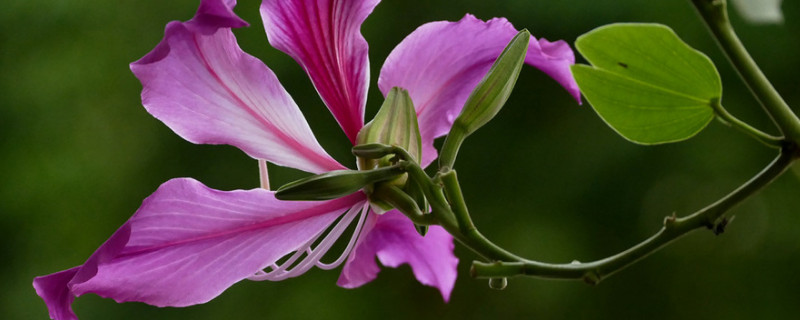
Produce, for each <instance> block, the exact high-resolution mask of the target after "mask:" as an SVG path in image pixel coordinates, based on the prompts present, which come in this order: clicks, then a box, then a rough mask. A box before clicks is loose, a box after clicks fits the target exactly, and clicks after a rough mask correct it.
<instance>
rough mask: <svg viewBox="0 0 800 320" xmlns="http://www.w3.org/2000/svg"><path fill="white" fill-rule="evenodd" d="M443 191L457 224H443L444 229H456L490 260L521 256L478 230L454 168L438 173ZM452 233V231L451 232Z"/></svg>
mask: <svg viewBox="0 0 800 320" xmlns="http://www.w3.org/2000/svg"><path fill="white" fill-rule="evenodd" d="M440 178H441V179H442V184H443V186H444V192H445V195H446V196H447V200H448V201H449V204H450V207H451V209H452V211H453V214H454V215H455V218H456V219H455V220H456V223H457V225H455V226H444V227H445V229H446V230H448V231H450V230H449V229H456V230H454V231H458V232H459V233H460V234H461V235H463V237H461V242H462V243H463V244H464V245H466V246H467V247H469V248H471V249H472V250H473V251H476V252H480V253H481V255H482V256H484V257H486V258H488V259H491V260H505V261H519V260H523V259H522V258H520V257H518V256H516V255H514V254H513V253H511V252H508V251H506V250H505V249H503V248H501V247H500V246H498V245H496V244H494V243H493V242H491V241H489V239H487V238H486V237H484V236H483V234H481V233H480V231H478V228H476V227H475V224H474V223H473V222H472V218H471V217H470V215H469V211H468V210H467V204H466V202H464V195H463V194H462V192H461V186H460V185H459V183H458V177H457V176H456V172H455V170H447V171H444V172H442V173H441V174H440ZM451 233H452V232H451Z"/></svg>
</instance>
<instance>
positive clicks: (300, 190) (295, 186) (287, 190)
mask: <svg viewBox="0 0 800 320" xmlns="http://www.w3.org/2000/svg"><path fill="white" fill-rule="evenodd" d="M404 173H405V171H404V170H403V168H401V167H399V166H391V167H384V168H379V169H375V170H360V171H355V170H336V171H331V172H327V173H323V174H320V175H315V176H311V177H307V178H303V179H300V180H297V181H294V182H290V183H288V184H286V185H284V186H282V187H280V188H279V189H278V191H277V192H276V193H275V197H276V198H278V199H280V200H330V199H336V198H340V197H344V196H346V195H348V194H351V193H353V192H356V191H358V190H361V188H364V187H365V186H367V185H371V184H374V183H376V182H380V181H385V180H390V179H393V178H397V177H399V176H400V175H402V174H404Z"/></svg>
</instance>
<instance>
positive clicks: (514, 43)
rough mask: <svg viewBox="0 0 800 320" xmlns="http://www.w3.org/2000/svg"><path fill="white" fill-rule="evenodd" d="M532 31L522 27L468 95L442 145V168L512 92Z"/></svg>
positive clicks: (449, 164) (453, 158) (440, 159)
mask: <svg viewBox="0 0 800 320" xmlns="http://www.w3.org/2000/svg"><path fill="white" fill-rule="evenodd" d="M530 38H531V34H530V32H528V30H526V29H522V31H520V32H519V33H517V35H516V36H514V38H513V39H511V42H509V44H508V46H506V48H505V50H503V53H501V54H500V56H499V57H498V58H497V60H496V61H495V62H494V64H493V65H492V67H491V69H489V72H488V73H487V74H486V76H485V77H483V80H481V82H480V83H479V84H478V86H477V87H475V90H473V91H472V93H471V94H470V95H469V98H467V102H466V103H465V104H464V109H462V110H461V114H459V115H458V118H456V120H455V122H454V123H453V127H452V128H451V130H450V133H448V134H447V138H446V140H445V142H444V146H443V147H442V153H441V155H440V157H439V167H452V166H453V164H454V163H455V160H456V155H457V154H458V149H459V148H460V147H461V143H462V142H464V139H466V137H467V136H469V135H470V134H472V133H473V132H475V130H478V128H480V127H482V126H483V125H485V124H486V123H487V122H489V120H492V118H494V116H495V115H497V113H498V112H500V109H502V108H503V105H504V104H505V103H506V100H508V97H509V96H510V95H511V90H512V89H514V84H515V83H516V82H517V77H518V76H519V72H520V70H521V69H522V65H523V63H524V62H525V56H526V54H527V52H528V42H529V41H530Z"/></svg>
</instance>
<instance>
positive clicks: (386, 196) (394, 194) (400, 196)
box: [371, 184, 422, 217]
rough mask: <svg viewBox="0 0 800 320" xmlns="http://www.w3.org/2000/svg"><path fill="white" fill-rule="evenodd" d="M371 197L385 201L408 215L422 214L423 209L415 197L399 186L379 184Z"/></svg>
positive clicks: (417, 215)
mask: <svg viewBox="0 0 800 320" xmlns="http://www.w3.org/2000/svg"><path fill="white" fill-rule="evenodd" d="M371 197H374V198H376V199H377V200H380V201H385V202H386V203H388V204H389V205H391V206H392V207H394V208H396V209H397V210H399V211H400V212H402V213H403V214H405V215H407V216H416V217H419V216H422V210H420V208H419V206H417V202H416V201H415V200H414V198H412V197H411V196H409V195H408V194H406V193H405V192H403V190H400V188H398V187H397V186H394V185H391V184H379V185H378V186H377V187H376V188H375V192H374V193H373V194H372V195H371Z"/></svg>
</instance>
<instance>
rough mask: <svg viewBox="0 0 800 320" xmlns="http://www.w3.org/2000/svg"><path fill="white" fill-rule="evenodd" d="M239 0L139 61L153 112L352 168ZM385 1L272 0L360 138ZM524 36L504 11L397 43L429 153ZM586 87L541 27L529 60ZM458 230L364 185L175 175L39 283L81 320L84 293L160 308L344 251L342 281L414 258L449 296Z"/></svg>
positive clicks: (267, 5) (389, 79)
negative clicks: (376, 21)
mask: <svg viewBox="0 0 800 320" xmlns="http://www.w3.org/2000/svg"><path fill="white" fill-rule="evenodd" d="M235 4H236V3H235V0H202V1H201V4H200V8H199V9H198V11H197V14H196V15H195V16H194V18H192V19H191V20H189V21H187V22H178V21H175V22H171V23H169V24H168V25H167V28H166V32H165V36H164V39H163V40H162V41H161V43H159V44H158V46H156V48H155V49H153V51H152V52H150V53H149V54H147V55H146V56H144V57H143V58H142V59H140V60H139V61H136V62H134V63H133V64H131V70H132V71H133V73H134V74H135V75H136V77H138V78H139V80H141V82H142V84H143V87H144V89H143V91H142V101H143V103H144V106H145V108H146V109H147V111H148V112H150V113H151V114H152V115H153V116H155V117H156V118H158V119H159V120H161V121H162V122H164V124H166V125H167V126H169V127H170V128H171V129H172V130H173V131H175V133H177V134H178V135H180V136H181V137H183V138H184V139H186V140H188V141H190V142H193V143H208V144H229V145H233V146H236V147H238V148H239V149H241V150H242V151H244V152H245V153H247V154H248V155H249V156H251V157H253V158H255V159H259V160H260V161H262V162H263V161H269V162H273V163H275V164H278V165H281V166H288V167H293V168H297V169H300V170H304V171H307V172H311V173H322V172H327V171H331V170H337V169H344V168H345V167H344V166H343V165H341V164H340V163H338V162H337V161H336V160H334V159H333V158H332V157H330V156H329V155H328V154H327V153H326V152H325V150H324V149H323V148H322V147H321V146H320V145H319V143H318V142H317V140H316V139H315V138H314V136H313V134H312V132H311V129H310V128H309V126H308V124H307V123H306V121H305V119H304V118H303V115H302V114H301V113H300V110H299V108H298V107H297V105H296V104H295V103H294V101H293V100H292V98H291V97H290V96H289V94H288V93H287V92H286V90H284V88H283V87H282V86H281V84H280V82H278V79H277V78H276V77H275V75H274V74H273V73H272V71H271V70H270V69H268V68H267V67H266V66H265V65H264V64H263V63H262V62H261V61H259V60H258V59H256V58H254V57H252V56H249V55H247V54H245V53H244V52H243V51H242V50H241V49H240V48H239V46H238V45H237V43H236V39H235V38H234V36H233V33H232V32H231V29H232V28H238V27H243V26H246V25H247V23H246V22H245V21H243V20H241V19H240V18H239V17H237V16H236V15H235V14H234V13H233V11H232V10H233V7H234V6H235ZM377 4H378V0H304V1H300V0H296V1H287V0H265V1H263V3H262V5H261V14H262V17H263V20H264V26H265V28H266V31H267V36H268V38H269V41H270V44H272V45H273V46H274V47H275V48H278V49H280V50H281V51H283V52H285V53H287V54H289V55H290V56H292V57H293V58H294V59H295V60H296V61H297V62H298V63H300V65H302V66H303V68H304V69H305V70H306V72H307V73H308V75H309V77H310V78H311V81H312V83H313V84H314V86H315V87H316V89H317V91H318V92H319V94H320V96H321V98H322V100H323V101H324V102H325V104H326V105H327V106H328V108H329V109H330V111H331V113H332V114H333V116H334V117H335V118H336V120H337V121H338V122H339V125H340V126H341V127H342V129H343V130H344V132H345V134H346V135H347V137H348V138H349V139H350V141H351V142H352V141H355V138H356V135H357V134H358V132H359V130H360V129H361V128H362V127H363V125H364V107H365V104H366V93H367V83H368V78H369V74H368V58H367V43H366V41H365V40H364V38H363V37H362V36H361V34H360V31H359V29H360V27H361V24H362V22H363V21H364V20H365V19H366V17H367V16H368V15H369V13H370V12H371V11H372V10H373V8H374V7H375V6H376V5H377ZM515 34H516V29H514V28H513V27H512V26H511V24H510V23H508V22H507V21H506V20H505V19H492V20H490V21H488V22H484V21H481V20H478V19H476V18H475V17H473V16H471V15H467V16H465V17H464V18H463V19H462V20H461V21H458V22H446V21H442V22H433V23H429V24H426V25H423V26H421V27H420V28H418V29H417V30H416V31H414V32H413V33H412V34H411V35H409V36H408V37H407V38H406V39H405V40H403V42H402V43H400V44H399V45H398V46H397V47H396V48H395V49H394V51H392V53H391V54H390V55H389V57H388V59H387V60H386V62H385V64H384V65H383V69H381V73H380V78H379V79H378V86H379V88H380V90H381V92H383V93H384V94H386V93H387V92H388V91H389V89H391V88H392V87H402V88H404V89H406V90H408V91H409V93H410V95H411V97H412V100H413V101H414V103H415V105H416V109H417V114H418V119H419V127H420V131H421V136H422V143H423V156H422V165H423V166H427V165H428V164H430V163H431V162H432V161H433V160H434V159H435V158H436V155H437V153H436V150H435V149H434V148H433V139H434V138H436V137H439V136H442V135H444V134H446V133H447V131H448V130H449V128H450V126H451V125H452V122H453V120H454V119H455V117H456V116H457V115H458V113H459V111H460V109H461V107H462V105H463V104H464V102H465V100H466V99H467V96H468V95H469V93H470V92H471V91H472V89H474V87H475V86H476V85H477V83H478V82H479V81H480V79H481V78H482V77H483V75H484V74H485V73H486V72H487V71H488V69H489V67H490V66H491V64H492V63H493V62H494V60H495V59H496V58H497V56H498V55H499V54H500V52H501V51H502V50H503V48H504V46H505V45H506V43H507V42H508V41H509V40H510V39H511V38H512V37H513V36H514V35H515ZM525 61H526V62H527V63H528V64H530V65H533V66H535V67H537V68H539V69H541V70H543V71H544V72H546V73H547V74H549V75H550V76H551V77H553V78H554V79H555V80H556V81H558V82H559V83H561V85H562V86H564V87H565V88H566V89H567V90H568V91H569V92H570V94H572V95H573V96H574V97H575V99H579V92H578V88H577V85H576V84H575V82H574V80H573V79H572V76H571V74H570V71H569V65H571V64H572V63H573V62H574V57H573V53H572V51H571V49H570V48H569V46H568V45H567V44H566V43H565V42H563V41H557V42H548V41H546V40H536V39H532V41H531V44H530V48H529V50H528V56H527V58H526V60H525ZM352 223H356V224H357V227H356V231H355V232H354V234H353V235H352V236H351V238H350V242H349V245H348V246H347V248H346V249H345V250H344V252H343V253H342V254H341V256H340V258H339V259H337V260H336V261H334V262H333V263H331V264H326V263H323V262H321V261H320V258H321V257H322V256H323V255H324V254H325V253H326V252H327V251H328V250H329V249H330V247H331V246H332V244H333V243H334V242H335V241H336V240H337V239H338V238H339V237H340V236H342V234H343V233H344V230H345V229H346V228H347V226H348V225H350V224H352ZM452 250H453V239H452V237H451V236H450V235H449V234H447V232H445V231H444V230H443V229H441V228H439V227H436V226H434V227H431V228H430V231H429V232H428V234H427V235H426V236H425V237H422V236H420V235H419V234H418V233H417V232H416V230H415V228H414V225H413V224H412V223H411V221H409V220H408V219H407V218H406V217H405V216H403V215H402V214H401V213H398V212H396V211H390V212H387V213H385V214H382V215H378V214H375V213H374V212H372V211H370V209H369V203H368V200H367V198H366V196H365V195H364V194H363V193H361V192H357V193H354V194H351V195H348V196H346V197H342V198H339V199H335V200H329V201H314V202H288V201H280V200H277V199H276V198H275V196H274V192H271V191H267V190H265V189H253V190H234V191H218V190H213V189H210V188H208V187H206V186H205V185H203V184H201V183H200V182H198V181H196V180H193V179H189V178H179V179H173V180H170V181H167V182H166V183H164V184H163V185H161V186H160V187H159V188H158V190H156V192H155V193H153V194H152V195H151V196H150V197H148V198H147V199H145V200H144V201H143V203H142V206H141V207H140V208H139V210H137V211H136V213H135V214H134V215H133V216H132V217H131V218H130V220H128V221H127V222H126V223H125V224H124V225H122V227H120V228H119V230H117V231H116V232H115V233H114V234H113V235H112V236H111V238H109V239H108V240H107V241H106V242H105V243H104V244H103V245H102V246H101V247H100V248H99V249H97V251H96V252H95V253H94V254H92V255H91V256H90V257H89V259H88V260H87V261H86V262H85V263H84V264H83V265H81V266H78V267H75V268H72V269H68V270H64V271H61V272H58V273H54V274H51V275H47V276H42V277H38V278H36V279H35V280H34V282H33V285H34V287H35V289H36V292H37V293H38V294H39V295H40V296H41V297H42V298H43V299H44V300H45V302H46V303H47V306H48V309H49V311H50V316H51V317H52V318H55V319H77V317H76V316H75V314H74V313H73V312H72V309H71V304H72V301H73V300H74V299H75V297H76V296H80V295H82V294H85V293H96V294H98V295H100V296H103V297H107V298H113V299H114V300H116V301H117V302H124V301H141V302H145V303H148V304H152V305H156V306H188V305H193V304H198V303H204V302H206V301H209V300H211V299H212V298H214V297H216V296H217V295H219V294H220V293H221V292H222V291H224V290H225V289H226V288H228V287H229V286H231V285H233V284H234V283H236V282H238V281H241V280H243V279H252V280H281V279H284V278H288V277H293V276H297V275H300V274H302V273H303V272H305V271H306V270H308V269H309V268H311V267H314V266H317V267H321V268H325V269H328V268H333V267H336V266H338V265H339V264H341V263H342V262H344V267H343V270H342V273H341V276H340V278H339V281H338V285H340V286H342V287H346V288H353V287H357V286H360V285H362V284H364V283H367V282H369V281H371V280H372V279H374V278H375V277H376V275H377V273H378V272H379V267H378V265H377V263H376V262H375V257H377V258H378V260H379V261H380V262H381V263H382V264H383V265H384V266H389V267H396V266H399V265H401V264H404V263H408V264H409V265H410V266H411V269H412V270H413V273H414V275H415V276H416V278H417V279H418V280H419V281H420V282H421V283H423V284H426V285H429V286H433V287H436V288H437V289H439V291H441V293H442V296H443V297H444V299H445V300H448V299H449V296H450V292H451V291H452V289H453V286H454V284H455V278H456V265H457V262H458V260H457V259H456V258H455V256H454V255H453V253H452Z"/></svg>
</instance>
